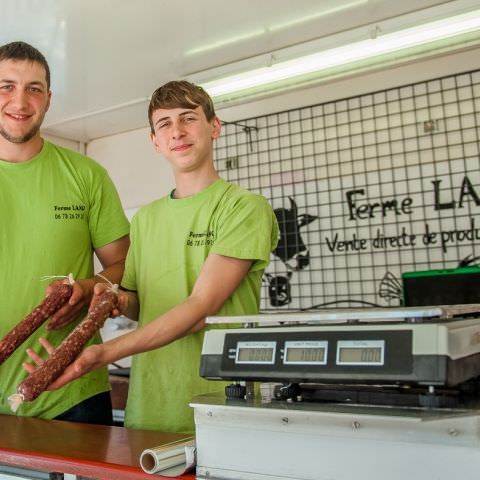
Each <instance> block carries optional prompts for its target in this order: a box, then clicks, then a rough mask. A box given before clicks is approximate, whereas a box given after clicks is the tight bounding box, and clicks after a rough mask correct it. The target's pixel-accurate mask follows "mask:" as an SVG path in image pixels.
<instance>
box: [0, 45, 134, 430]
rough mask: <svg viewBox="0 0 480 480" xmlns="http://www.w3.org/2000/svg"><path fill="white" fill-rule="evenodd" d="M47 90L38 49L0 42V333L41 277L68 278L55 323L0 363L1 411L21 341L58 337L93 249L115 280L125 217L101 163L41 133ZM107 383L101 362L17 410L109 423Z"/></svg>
mask: <svg viewBox="0 0 480 480" xmlns="http://www.w3.org/2000/svg"><path fill="white" fill-rule="evenodd" d="M51 97H52V93H51V91H50V69H49V66H48V63H47V61H46V59H45V57H44V56H43V55H42V54H41V53H40V52H39V51H38V50H37V49H36V48H34V47H32V46H31V45H29V44H27V43H24V42H12V43H9V44H6V45H3V46H0V218H1V223H2V228H1V231H0V265H1V268H0V284H1V286H2V292H3V295H2V312H1V313H0V338H3V336H4V335H5V334H6V333H7V332H8V331H10V330H11V329H12V328H13V327H14V326H15V325H16V324H17V323H18V322H20V321H21V320H22V319H23V318H24V317H25V315H26V314H27V313H29V312H30V311H31V310H32V309H33V308H34V307H35V306H36V305H38V304H39V303H40V302H41V301H42V299H43V297H44V296H45V283H42V278H43V277H46V276H53V275H68V274H69V273H72V274H73V276H74V278H75V279H76V282H75V283H74V285H73V294H72V296H71V298H70V300H69V303H68V304H67V305H65V306H64V307H63V308H62V309H61V310H59V311H58V312H57V313H56V314H55V316H54V318H55V320H56V321H58V322H60V325H61V327H62V328H61V329H59V330H55V331H47V330H46V329H45V327H43V326H42V327H41V328H39V330H37V332H35V333H34V334H33V335H32V336H31V337H30V338H29V339H27V340H26V342H25V343H24V344H23V345H21V347H20V348H18V349H17V351H16V352H15V353H14V354H13V355H12V356H11V357H10V358H8V359H7V360H6V361H5V362H4V363H3V364H2V365H0V413H2V414H11V410H10V407H9V404H8V402H7V398H8V396H9V395H11V394H12V393H14V392H15V390H16V386H17V384H18V383H19V382H20V381H21V380H23V378H24V377H25V371H24V370H23V369H22V362H23V361H24V359H25V349H26V348H31V349H34V350H38V347H39V345H38V338H39V337H40V335H43V336H45V337H46V338H47V339H48V340H49V341H50V342H51V343H52V344H55V345H57V344H59V343H60V342H61V340H62V339H63V338H65V337H66V336H67V335H68V333H69V332H70V331H71V330H72V329H73V328H74V327H75V324H76V322H75V320H76V319H78V318H79V316H80V315H82V314H83V313H84V309H85V307H86V305H88V303H89V302H90V299H91V297H92V294H93V287H94V285H95V283H97V282H99V281H103V280H102V279H101V278H100V277H95V276H94V272H93V253H94V252H95V253H96V255H97V257H98V259H99V260H100V262H101V263H102V265H103V268H104V271H103V272H102V275H103V276H105V277H107V278H109V279H110V280H111V281H112V282H119V281H120V279H121V277H122V274H123V269H124V261H125V256H126V253H127V250H128V245H129V239H128V232H129V225H128V221H127V219H126V217H125V214H124V212H123V209H122V207H121V204H120V201H119V198H118V194H117V192H116V190H115V187H114V186H113V184H112V182H111V180H110V178H109V177H108V174H107V172H106V171H105V169H104V168H103V167H101V166H100V165H98V164H97V163H95V162H94V161H93V160H91V159H89V158H87V157H85V156H83V155H80V154H79V153H76V152H73V151H70V150H67V149H65V148H62V147H59V146H57V145H54V144H53V143H50V142H48V141H47V140H45V139H44V138H42V136H41V135H40V127H41V125H42V122H43V119H44V116H45V114H46V112H47V111H48V108H49V106H50V101H51ZM49 289H51V287H48V288H47V292H48V291H49ZM99 341H100V338H97V339H96V340H95V342H96V343H98V342H99ZM109 390H110V387H109V384H108V373H107V371H106V369H101V370H98V371H96V372H92V373H91V374H89V375H87V376H85V377H84V378H82V379H81V380H79V381H78V382H74V383H72V384H70V385H68V386H67V387H66V388H65V389H62V390H58V391H56V392H48V393H46V394H44V395H42V397H41V398H39V399H38V400H37V401H35V402H32V403H25V404H23V405H22V406H21V408H20V409H19V411H18V414H19V415H22V416H35V417H41V418H46V419H52V418H56V419H62V420H71V421H83V422H90V423H107V424H108V423H111V422H112V412H111V401H110V394H109Z"/></svg>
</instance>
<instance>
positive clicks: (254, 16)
mask: <svg viewBox="0 0 480 480" xmlns="http://www.w3.org/2000/svg"><path fill="white" fill-rule="evenodd" d="M0 1H1V7H2V13H1V16H0V42H1V43H6V42H8V41H13V40H24V41H27V42H30V43H32V44H33V45H35V46H37V47H38V48H39V49H40V50H41V51H42V52H43V53H44V54H45V55H46V57H47V59H48V60H49V63H50V65H51V69H52V91H53V103H52V107H51V109H50V112H49V113H48V115H47V118H46V121H45V127H46V128H45V131H46V132H48V133H51V134H53V135H58V136H62V137H65V138H71V139H75V140H80V141H89V140H91V139H94V138H98V137H102V136H106V135H111V134H114V133H119V132H122V131H127V130H131V129H135V128H140V127H143V126H146V125H147V124H148V122H147V118H146V109H147V104H148V98H149V96H150V95H151V93H152V92H153V90H154V89H155V88H156V87H158V86H159V85H161V84H162V83H164V82H166V81H168V80H172V79H178V78H184V77H187V76H188V75H190V74H193V73H195V72H198V71H203V70H206V69H209V68H212V67H217V66H219V65H223V64H226V63H231V62H235V61H238V60H241V59H244V58H247V57H250V56H255V55H259V54H263V53H268V52H271V51H274V50H277V49H281V48H285V47H289V46H291V45H295V44H298V43H301V42H305V41H309V40H313V39H316V38H320V37H323V36H327V35H330V34H333V33H336V32H339V31H342V30H348V29H351V28H354V27H358V26H361V25H367V24H369V23H372V22H376V21H380V20H382V19H386V18H389V17H392V16H396V15H399V14H403V13H407V12H411V11H415V10H417V9H420V8H425V7H429V6H432V5H436V4H442V3H452V2H441V1H434V0H430V1H428V0H403V1H402V2H397V1H391V0H295V2H292V1H291V0H237V1H233V0H176V1H175V2H172V1H168V0H138V1H136V2H132V1H127V0H0Z"/></svg>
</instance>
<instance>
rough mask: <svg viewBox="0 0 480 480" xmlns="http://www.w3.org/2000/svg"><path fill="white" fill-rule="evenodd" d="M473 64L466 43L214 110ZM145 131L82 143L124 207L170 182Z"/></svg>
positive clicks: (343, 92) (278, 102)
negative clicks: (106, 173)
mask: <svg viewBox="0 0 480 480" xmlns="http://www.w3.org/2000/svg"><path fill="white" fill-rule="evenodd" d="M479 68H480V48H476V49H470V50H467V51H464V52H461V53H457V54H452V55H444V56H438V57H436V58H432V59H430V60H427V61H422V62H414V63H410V64H406V65H402V66H400V67H397V68H388V69H386V70H383V71H377V72H371V73H368V74H363V75H358V76H355V77H351V78H347V79H343V80H336V81H331V82H328V83H325V84H323V85H320V86H317V87H314V88H309V89H303V90H298V91H291V92H289V93H286V94H283V95H279V96H275V97H270V98H265V99H263V100H257V101H255V102H250V103H246V104H244V105H238V106H234V107H230V108H223V109H219V110H218V111H217V113H218V115H219V116H220V118H222V119H223V120H227V121H234V120H241V119H245V118H250V117H255V116H259V115H264V114H267V113H273V112H280V111H283V110H288V109H292V108H298V107H302V106H307V105H314V104H319V103H323V102H327V101H331V100H336V99H341V98H347V97H350V96H353V95H359V94H362V93H367V92H373V91H376V90H383V89H386V88H390V87H395V86H400V85H404V84H410V83H414V82H418V81H422V80H427V79H431V78H437V77H441V76H446V75H450V74H452V73H460V72H464V71H469V70H475V69H479ZM148 135H149V128H148V127H147V126H146V127H145V128H143V129H139V130H134V131H131V132H126V133H122V134H119V135H112V136H109V137H104V138H101V139H98V140H94V141H92V142H90V143H89V144H88V145H87V154H88V155H90V156H91V157H93V158H95V159H96V160H97V161H98V162H100V163H101V164H103V165H104V166H105V167H106V168H107V169H108V170H109V172H110V174H111V176H112V178H113V180H114V182H115V184H116V186H117V188H118V190H119V193H120V196H121V198H122V202H123V205H124V207H125V208H126V209H132V208H135V207H139V206H141V205H144V204H146V203H148V202H150V201H152V200H154V199H156V198H158V197H160V196H163V195H165V194H167V193H169V191H170V190H171V189H172V187H173V176H172V174H171V172H170V169H169V167H168V164H167V162H166V160H165V159H163V158H162V157H160V156H159V155H158V154H156V153H155V152H154V150H153V147H152V145H151V143H150V140H149V138H148Z"/></svg>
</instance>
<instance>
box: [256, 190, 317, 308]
mask: <svg viewBox="0 0 480 480" xmlns="http://www.w3.org/2000/svg"><path fill="white" fill-rule="evenodd" d="M288 199H289V200H290V208H289V209H288V208H276V209H275V210H274V212H275V216H276V217H277V221H278V227H279V230H280V237H279V239H278V245H277V248H276V249H275V250H274V251H273V254H274V255H275V256H276V257H278V258H279V259H280V260H281V261H282V262H283V263H284V265H285V266H286V268H287V272H286V274H284V275H271V274H269V273H267V274H266V275H265V277H264V279H266V281H267V284H268V296H269V299H270V304H271V305H272V306H274V307H282V306H285V305H288V304H289V303H291V301H292V295H291V285H290V279H291V278H292V276H293V272H296V271H299V270H303V269H304V268H306V267H308V265H309V264H310V253H309V251H308V248H307V246H306V245H305V243H304V241H303V239H302V237H301V235H300V228H302V227H304V226H305V225H308V224H309V223H311V222H313V221H314V220H316V219H317V218H318V217H317V216H314V215H309V214H307V213H302V214H300V215H299V214H298V208H297V204H296V203H295V200H294V199H293V198H292V197H288Z"/></svg>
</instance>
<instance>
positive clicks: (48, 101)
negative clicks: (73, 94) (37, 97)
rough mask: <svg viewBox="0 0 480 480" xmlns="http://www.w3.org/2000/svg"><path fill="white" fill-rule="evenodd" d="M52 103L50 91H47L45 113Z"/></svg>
mask: <svg viewBox="0 0 480 480" xmlns="http://www.w3.org/2000/svg"><path fill="white" fill-rule="evenodd" d="M51 101H52V91H51V90H49V91H48V100H47V107H46V109H45V111H46V112H48V109H49V108H50V102H51Z"/></svg>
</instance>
